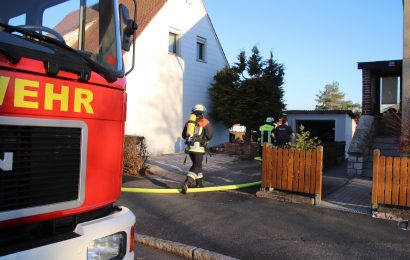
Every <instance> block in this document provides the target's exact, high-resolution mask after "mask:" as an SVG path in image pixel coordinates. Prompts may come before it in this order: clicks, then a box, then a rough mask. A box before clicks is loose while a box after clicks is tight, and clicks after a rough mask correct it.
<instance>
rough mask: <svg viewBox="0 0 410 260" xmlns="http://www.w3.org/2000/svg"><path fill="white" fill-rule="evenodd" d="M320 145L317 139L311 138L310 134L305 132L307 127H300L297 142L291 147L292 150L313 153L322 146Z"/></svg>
mask: <svg viewBox="0 0 410 260" xmlns="http://www.w3.org/2000/svg"><path fill="white" fill-rule="evenodd" d="M320 143H321V141H320V140H319V139H318V138H317V137H314V138H311V137H310V132H309V131H305V127H304V126H303V125H300V127H299V133H297V134H296V142H295V143H294V144H290V145H289V147H290V148H291V149H297V150H305V151H313V150H315V149H316V147H318V146H319V145H320Z"/></svg>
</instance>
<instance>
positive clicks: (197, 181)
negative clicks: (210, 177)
mask: <svg viewBox="0 0 410 260" xmlns="http://www.w3.org/2000/svg"><path fill="white" fill-rule="evenodd" d="M195 181H196V187H197V188H203V187H204V185H203V184H202V178H199V179H196V180H195Z"/></svg>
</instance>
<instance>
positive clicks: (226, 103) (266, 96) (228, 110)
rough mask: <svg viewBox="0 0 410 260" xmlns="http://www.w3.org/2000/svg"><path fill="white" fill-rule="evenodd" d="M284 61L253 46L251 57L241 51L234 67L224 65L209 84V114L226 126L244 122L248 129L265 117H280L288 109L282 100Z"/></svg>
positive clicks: (255, 128)
mask: <svg viewBox="0 0 410 260" xmlns="http://www.w3.org/2000/svg"><path fill="white" fill-rule="evenodd" d="M284 71H285V68H284V66H283V64H280V63H278V62H277V61H275V60H274V59H273V54H272V52H271V53H270V57H269V59H267V60H263V57H261V56H260V54H259V49H258V48H257V47H256V46H254V47H253V48H252V54H251V56H250V57H249V58H247V57H246V53H245V52H244V51H241V52H240V53H239V55H238V61H237V62H236V63H235V64H234V66H232V68H224V69H222V70H221V71H219V72H218V73H217V74H216V75H215V76H214V80H215V83H214V84H213V85H212V87H211V88H210V90H209V91H210V95H211V111H210V115H211V116H212V117H213V118H214V119H216V120H219V121H221V122H222V123H223V124H224V125H225V126H226V127H230V126H232V125H233V124H238V123H240V124H242V125H245V126H246V127H247V129H248V130H258V129H259V126H260V125H261V124H262V123H263V122H264V121H265V119H266V117H270V116H273V117H275V118H278V117H279V116H281V115H282V111H283V109H285V106H286V105H285V103H284V101H283V96H284V90H283V83H284V75H285V72H284Z"/></svg>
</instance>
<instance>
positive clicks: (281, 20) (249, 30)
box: [203, 0, 403, 110]
mask: <svg viewBox="0 0 410 260" xmlns="http://www.w3.org/2000/svg"><path fill="white" fill-rule="evenodd" d="M203 1H204V3H205V6H206V9H207V11H208V15H209V17H210V18H211V21H212V24H213V26H214V28H215V31H216V33H217V35H218V38H219V41H220V42H221V45H222V48H223V50H224V52H225V55H226V57H227V59H228V62H229V64H230V65H233V64H234V63H235V62H236V61H237V56H238V54H239V53H240V51H245V52H246V54H247V56H249V55H250V53H251V49H252V47H253V46H255V45H256V46H257V47H258V49H259V51H260V55H261V56H262V57H263V58H264V59H267V58H269V55H270V51H272V53H273V57H274V59H275V60H276V61H277V62H279V63H282V64H283V65H284V66H285V83H284V85H283V87H284V90H285V96H284V101H285V103H286V104H287V107H286V108H287V109H289V110H291V109H304V110H308V109H314V108H315V105H316V101H315V99H316V95H317V94H319V91H321V90H322V91H323V90H324V88H325V85H326V84H331V83H333V82H338V83H339V88H340V90H341V91H342V92H343V93H345V100H351V101H353V102H355V103H361V101H362V97H361V96H362V73H361V70H359V69H357V63H358V62H370V61H382V60H395V59H402V57H403V7H402V0H203Z"/></svg>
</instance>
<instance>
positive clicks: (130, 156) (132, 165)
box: [123, 135, 149, 176]
mask: <svg viewBox="0 0 410 260" xmlns="http://www.w3.org/2000/svg"><path fill="white" fill-rule="evenodd" d="M148 156H149V153H148V150H147V146H146V143H145V137H143V136H136V135H126V136H125V140H124V167H123V174H124V175H132V176H138V175H143V174H144V173H145V170H146V169H147V166H146V162H147V160H148Z"/></svg>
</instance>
